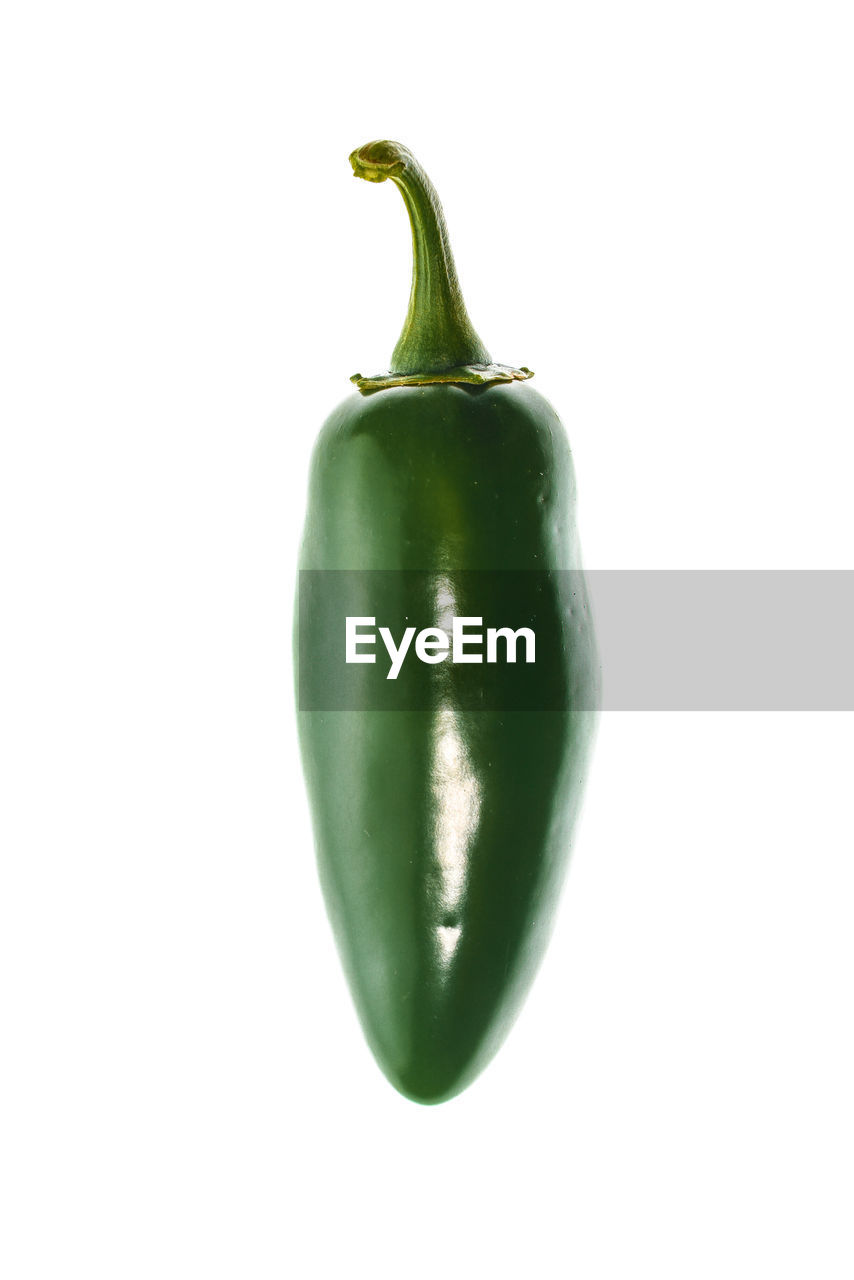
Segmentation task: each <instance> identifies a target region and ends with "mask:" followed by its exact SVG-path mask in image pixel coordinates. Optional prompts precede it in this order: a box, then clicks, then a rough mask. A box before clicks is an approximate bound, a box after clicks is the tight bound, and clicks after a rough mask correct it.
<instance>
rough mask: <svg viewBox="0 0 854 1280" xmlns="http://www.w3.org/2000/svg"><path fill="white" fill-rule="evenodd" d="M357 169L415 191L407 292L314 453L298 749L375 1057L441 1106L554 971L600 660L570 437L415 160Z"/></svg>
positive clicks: (360, 161)
mask: <svg viewBox="0 0 854 1280" xmlns="http://www.w3.org/2000/svg"><path fill="white" fill-rule="evenodd" d="M350 161H351V164H352V166H353V170H354V173H355V174H356V176H357V177H360V178H364V179H366V180H367V181H369V182H384V181H385V180H386V179H391V181H392V182H394V183H395V185H396V186H397V187H398V188H399V190H400V191H401V193H402V195H403V199H404V202H405V205H406V208H407V211H408V213H409V218H410V221H411V225H412V238H413V251H414V264H413V279H412V291H411V296H410V301H409V310H408V314H407V316H406V321H405V324H404V327H403V332H402V334H401V337H400V340H399V342H398V344H397V346H396V348H395V350H394V354H393V357H392V361H391V367H390V369H389V371H388V372H386V373H383V374H380V375H377V376H376V377H367V378H364V377H362V376H361V375H354V378H353V381H354V382H355V383H356V384H357V387H358V390H357V391H356V392H355V393H354V394H353V395H351V396H350V398H349V399H347V400H345V401H344V402H343V403H342V404H341V405H340V406H339V407H338V408H337V409H336V410H335V412H334V413H333V414H332V415H331V417H330V418H329V419H328V421H327V422H326V424H325V425H324V427H323V429H322V431H321V434H320V437H319V439H318V442H317V445H316V448H315V451H314V456H313V461H312V466H311V477H310V486H309V501H308V512H307V517H306V523H305V532H304V538H303V544H302V551H301V557H300V569H301V573H300V593H299V601H298V621H297V633H298V652H297V660H298V661H297V665H298V677H297V688H298V719H299V731H300V741H301V748H302V755H303V764H304V770H305V775H306V782H307V787H308V793H309V799H310V804H311V809H312V817H313V822H314V829H315V838H316V847H317V857H318V865H319V871H320V877H321V884H322V887H323V890H324V895H325V898H326V903H327V908H328V912H329V916H330V920H331V923H332V926H333V931H334V934H335V937H336V941H337V944H338V948H339V951H340V955H341V958H342V961H343V965H344V968H345V971H346V974H347V977H348V980H349V983H350V987H351V991H352V995H353V998H354V1001H355V1004H356V1007H357V1010H358V1013H359V1017H360V1019H361V1022H362V1026H363V1028H364V1031H365V1035H366V1038H367V1040H368V1042H369V1044H370V1046H371V1048H372V1050H373V1052H374V1055H375V1057H376V1059H377V1061H378V1063H379V1065H380V1067H381V1068H382V1070H383V1071H384V1072H385V1074H386V1075H387V1077H388V1079H389V1080H390V1081H391V1083H392V1084H393V1085H394V1086H395V1087H396V1088H397V1089H399V1090H400V1091H401V1092H402V1093H404V1094H405V1095H406V1096H408V1097H410V1098H412V1099H414V1100H416V1101H419V1102H425V1103H434V1102H441V1101H444V1100H445V1099H447V1098H449V1097H452V1096H453V1095H454V1094H456V1093H458V1092H459V1091H460V1090H461V1089H463V1088H465V1087H466V1085H468V1084H469V1083H470V1082H471V1081H472V1080H473V1079H474V1077H475V1076H476V1075H477V1074H478V1072H479V1071H480V1070H481V1069H482V1068H483V1067H484V1066H485V1064H486V1063H487V1062H488V1061H489V1059H490V1058H491V1057H492V1055H493V1054H494V1053H495V1051H496V1050H497V1048H498V1046H499V1045H500V1043H501V1042H502V1040H503V1038H504V1037H505V1035H506V1034H507V1031H508V1030H509V1027H510V1025H511V1023H512V1021H513V1018H514V1016H515V1014H516V1013H517V1011H518V1009H519V1007H520V1004H521V1001H522V999H523V998H524V995H525V993H526V991H527V989H528V987H529V985H530V982H531V980H532V978H533V975H534V973H535V971H536V968H537V965H538V963H539V960H540V958H541V956H542V954H543V950H544V947H545V944H546V942H547V940H548V936H549V932H550V929H551V925H552V921H553V917H554V911H555V906H556V902H557V898H558V893H559V890H560V886H561V881H562V879H563V875H564V871H565V868H566V864H567V859H568V855H569V850H570V846H571V838H572V829H573V823H574V821H575V818H576V814H577V810H578V806H579V802H580V798H581V792H582V788H583V783H584V776H585V772H586V768H587V762H588V757H589V752H590V747H591V743H592V739H593V733H594V728H595V720H596V708H597V705H598V687H599V686H598V681H599V674H598V660H597V654H596V646H595V639H594V635H593V629H592V626H591V622H590V617H589V610H588V602H587V595H586V590H585V584H584V578H583V575H582V573H581V563H580V556H579V548H578V541H577V536H576V530H575V522H574V501H575V492H574V477H573V468H572V461H571V457H570V452H569V447H568V444H567V441H566V437H565V433H564V430H563V427H562V426H561V423H560V421H559V419H558V417H557V415H556V413H555V411H554V410H553V409H552V408H551V406H550V405H549V404H548V403H547V401H546V400H544V399H543V398H542V397H541V396H540V395H539V394H538V393H537V392H536V391H534V390H533V389H532V388H531V386H530V385H529V383H528V380H529V378H530V377H531V376H532V375H531V372H530V370H528V369H526V368H524V367H522V368H513V367H511V366H506V365H497V364H494V363H493V362H492V360H491V358H490V355H489V353H488V352H487V350H486V348H485V347H484V345H483V343H482V342H481V340H480V339H479V337H478V336H477V334H476V333H475V331H474V329H473V327H472V325H471V322H470V321H469V318H468V315H467V313H466V309H465V306H464V303H463V300H462V295H461V293H460V288H459V283H458V281H457V275H456V270H455V268H454V262H453V257H452V255H451V250H450V245H449V242H448V237H447V231H446V228H445V222H444V218H443V216H442V211H441V207H440V205H439V201H438V198H437V196H436V193H435V191H434V189H433V187H432V185H431V183H430V181H429V180H428V178H427V176H426V174H425V173H424V171H423V170H422V169H421V167H420V166H419V164H418V163H417V161H416V160H415V159H414V157H413V156H412V155H411V154H410V152H409V151H407V150H406V148H404V147H402V146H400V145H399V144H397V143H393V142H373V143H369V144H368V145H367V146H364V147H362V148H360V149H359V150H357V151H355V152H353V154H352V155H351V157H350ZM490 633H491V634H490ZM407 637H408V640H407ZM395 668H396V674H395Z"/></svg>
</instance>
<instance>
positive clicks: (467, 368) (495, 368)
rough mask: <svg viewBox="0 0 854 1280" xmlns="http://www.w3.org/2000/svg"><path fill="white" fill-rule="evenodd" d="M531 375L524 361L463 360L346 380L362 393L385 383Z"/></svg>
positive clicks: (480, 381) (476, 381)
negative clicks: (422, 369)
mask: <svg viewBox="0 0 854 1280" xmlns="http://www.w3.org/2000/svg"><path fill="white" fill-rule="evenodd" d="M533 376H534V371H533V369H528V368H526V366H525V365H521V366H520V367H519V368H518V369H517V368H515V367H514V366H513V365H508V364H464V365H458V366H457V367H456V368H454V369H440V370H437V371H436V372H433V373H392V372H386V373H377V374H374V375H373V376H371V377H365V376H364V375H363V374H361V373H354V374H353V376H352V377H351V378H350V381H351V382H353V383H355V384H356V386H357V387H358V388H359V390H360V391H361V392H362V393H363V395H367V394H368V393H369V392H371V391H383V390H385V389H386V388H387V387H421V386H429V385H431V384H433V383H448V382H451V383H454V382H456V383H463V384H467V385H469V386H481V387H483V386H487V385H489V384H490V383H497V382H525V381H527V379H528V378H533Z"/></svg>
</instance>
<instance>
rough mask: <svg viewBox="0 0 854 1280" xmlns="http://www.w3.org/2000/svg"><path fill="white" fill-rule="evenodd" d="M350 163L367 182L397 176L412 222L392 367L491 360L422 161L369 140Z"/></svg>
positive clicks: (416, 369)
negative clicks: (405, 295)
mask: <svg viewBox="0 0 854 1280" xmlns="http://www.w3.org/2000/svg"><path fill="white" fill-rule="evenodd" d="M350 163H351V164H352V166H353V173H354V174H355V175H356V177H357V178H364V179H365V181H366V182H385V181H386V179H387V178H391V180H392V182H394V183H395V185H396V186H397V187H398V188H399V189H400V193H401V195H402V196H403V201H404V204H405V205H406V210H407V212H408V214H409V221H410V223H411V224H412V253H413V260H412V291H411V293H410V295H409V310H408V311H407V313H406V320H405V322H404V325H403V332H402V333H401V335H400V338H399V340H398V343H397V346H396V347H395V349H394V352H393V354H392V358H391V373H392V374H394V375H403V376H407V375H410V376H411V375H417V374H429V373H441V372H443V371H446V370H450V369H458V368H461V367H462V366H466V365H489V364H490V363H491V356H490V354H489V352H488V351H487V349H486V347H485V346H484V345H483V343H482V342H481V340H480V338H479V337H478V336H477V334H476V333H475V331H474V328H473V327H472V323H471V321H470V320H469V318H468V313H467V311H466V307H465V303H464V302H463V295H462V293H461V292H460V284H459V281H458V279H457V272H456V268H455V266H454V258H453V254H452V253H451V245H450V241H449V240H448V230H447V227H446V226H445V218H444V215H443V213H442V206H441V205H440V203H439V197H438V196H437V194H436V190H435V188H434V186H433V184H432V182H431V181H430V179H429V178H428V177H427V174H426V173H425V172H424V170H423V169H422V168H421V165H420V164H419V163H418V161H417V160H416V159H415V157H414V156H413V155H412V153H411V152H410V151H408V150H407V149H406V147H404V146H401V144H400V143H399V142H369V143H367V144H366V145H365V146H364V147H359V149H358V150H357V151H354V152H353V153H352V155H351V156H350ZM526 373H527V371H526Z"/></svg>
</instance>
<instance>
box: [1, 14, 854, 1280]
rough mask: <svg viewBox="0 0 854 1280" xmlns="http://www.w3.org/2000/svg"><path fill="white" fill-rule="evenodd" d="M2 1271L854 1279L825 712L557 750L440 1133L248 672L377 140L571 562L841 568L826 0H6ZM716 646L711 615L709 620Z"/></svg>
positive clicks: (845, 399) (347, 319) (846, 505)
mask: <svg viewBox="0 0 854 1280" xmlns="http://www.w3.org/2000/svg"><path fill="white" fill-rule="evenodd" d="M0 64H1V65H0V129H2V151H0V183H2V186H3V197H2V203H0V269H1V270H2V286H1V287H2V296H0V308H2V335H0V369H2V388H1V392H2V405H0V412H2V458H0V522H1V523H2V529H0V556H2V581H0V609H2V631H0V645H2V666H1V667H0V681H1V682H2V688H0V697H2V706H0V734H2V753H3V754H2V766H0V769H1V770H2V771H0V786H2V808H0V842H2V864H0V865H2V892H0V984H1V985H2V995H1V996H0V1046H1V1047H2V1052H0V1177H2V1182H3V1186H2V1205H3V1219H4V1222H3V1227H2V1231H0V1272H2V1274H3V1276H4V1277H5V1278H6V1280H28V1278H29V1277H38V1278H39V1280H65V1278H66V1277H76V1276H83V1277H86V1280H102V1278H103V1280H107V1278H109V1280H118V1278H120V1280H134V1278H136V1277H144V1278H145V1280H150V1278H151V1277H155V1276H156V1277H158V1278H159V1280H172V1278H173V1277H174V1278H175V1280H178V1278H180V1280H185V1278H186V1277H200V1278H201V1277H204V1280H220V1278H223V1280H225V1278H228V1280H231V1278H234V1280H238V1278H239V1280H246V1278H247V1277H252V1278H253V1280H272V1278H273V1277H276V1278H278V1277H282V1276H285V1275H288V1276H294V1277H300V1278H302V1277H307V1278H312V1277H327V1276H329V1277H338V1276H352V1275H355V1274H365V1275H370V1276H372V1277H377V1280H397V1278H398V1277H407V1278H413V1280H418V1278H421V1277H424V1278H425V1280H426V1278H427V1277H430V1278H431V1280H435V1278H436V1277H438V1278H439V1280H469V1278H470V1277H472V1276H488V1277H504V1276H508V1277H511V1276H512V1277H517V1276H519V1275H522V1274H524V1275H531V1276H535V1277H549V1278H550V1277H558V1276H559V1277H564V1276H566V1277H573V1280H626V1278H634V1277H646V1276H649V1277H654V1278H655V1280H671V1278H672V1280H685V1278H686V1277H691V1280H695V1278H701V1277H715V1278H717V1277H721V1276H727V1277H732V1278H741V1277H745V1278H748V1277H749V1278H751V1280H752V1278H753V1277H757V1276H774V1277H775V1280H782V1278H784V1277H786V1278H787V1277H810V1278H812V1277H822V1278H823V1280H835V1278H836V1277H846V1278H847V1277H850V1276H851V1274H852V1268H854V1243H852V1231H851V1206H852V1191H854V1180H852V1163H854V1158H852V1151H854V1124H853V1123H852V1119H854V1117H852V1088H851V1081H852V1079H854V1050H852V1031H851V1013H852V998H851V994H852V993H851V978H852V973H854V943H852V929H851V914H852V890H854V859H852V854H854V839H852V818H851V785H852V764H854V750H852V745H854V742H853V740H854V726H852V717H851V716H850V715H844V714H836V715H834V714H827V715H814V716H813V715H803V714H801V715H792V714H784V713H779V714H771V715H727V714H707V715H692V714H670V715H668V714H661V715H640V714H634V715H631V714H623V715H621V714H617V713H611V714H608V715H606V716H605V717H604V718H603V722H602V727H601V731H600V735H599V741H598V746H597V752H596V756H595V760H594V769H593V775H592V779H591V784H590V787H589V791H588V796H587V802H586V807H585V812H584V816H583V821H582V824H581V829H580V833H579V841H578V849H577V854H576V857H575V859H574V862H573V867H572V871H571V874H570V876H569V881H568V887H567V893H566V895H565V898H564V903H563V907H562V912H561V915H560V919H559V922H558V928H557V932H556V935H555V938H554V943H553V946H552V948H551V950H550V952H549V955H548V957H547V960H546V963H545V965H544V967H543V969H542V971H541V975H540V977H539V979H538V982H537V984H536V986H535V988H534V990H533V992H532V994H531V997H530V999H529V1001H528V1003H527V1005H526V1007H525V1010H524V1012H523V1014H522V1016H521V1018H520V1020H519V1022H518V1023H517V1026H516V1028H515V1030H514V1032H513V1034H512V1035H511V1037H510V1039H509V1040H508V1042H507V1044H506V1046H505V1047H504V1049H503V1050H502V1052H501V1053H500V1055H499V1056H498V1058H497V1059H496V1060H495V1062H494V1063H493V1065H492V1066H491V1067H490V1068H489V1069H488V1070H487V1072H486V1073H485V1074H484V1075H483V1076H482V1077H481V1079H480V1080H479V1081H478V1082H477V1084H476V1085H475V1086H473V1087H472V1088H471V1089H470V1090H469V1091H468V1092H467V1093H466V1094H464V1095H463V1096H461V1097H460V1098H458V1099H457V1100H455V1101H453V1102H450V1103H448V1104H447V1105H445V1106H443V1107H439V1108H420V1107H417V1106H414V1105H413V1104H411V1103H409V1102H407V1101H405V1100H404V1099H402V1098H400V1097H398V1096H397V1094H395V1093H394V1092H393V1091H392V1090H391V1088H390V1087H389V1086H388V1085H387V1084H386V1083H385V1081H384V1079H383V1077H382V1076H381V1075H380V1073H379V1072H378V1070H377V1069H376V1067H375V1066H374V1064H373V1061H372V1059H371V1058H370V1055H369V1053H368V1051H367V1049H366V1048H365V1047H364V1045H363V1042H362V1039H361V1035H360V1032H359V1029H358V1026H357V1023H356V1019H355V1015H354V1013H353V1012H352V1009H351V1006H350V1002H349V997H348V994H347V991H346V988H345V984H344V980H343V978H342V976H341V973H340V970H339V967H338V962H337V958H336V955H335V952H334V947H333V944H332V941H331V936H330V933H329V929H328V926H327V923H326V918H325V914H324V909H323V904H322V900H321V897H320V892H319V889H318V886H317V883H316V879H315V871H314V862H313V853H312V840H311V834H310V829H309V822H308V815H307V809H306V803H305V799H304V793H303V788H302V780H301V773H300V767H299V762H298V756H297V748H296V740H295V731H294V715H293V700H292V693H291V683H290V682H291V672H290V619H291V607H292V593H293V585H294V572H295V560H296V555H297V546H298V540H299V530H300V524H301V520H302V515H303V503H304V495H305V479H306V470H307V464H308V458H309V452H310V448H311V445H312V442H313V439H314V437H315V435H316V433H317V431H318V429H319V427H320V425H321V422H322V421H323V419H324V417H325V416H326V414H327V413H328V412H329V410H331V408H332V407H333V406H334V405H335V404H336V403H337V402H338V401H339V400H340V399H342V398H343V397H344V396H345V395H346V394H348V393H349V390H350V388H349V384H348V382H347V379H348V376H349V375H350V374H351V373H353V372H354V371H355V370H357V369H358V370H360V371H361V372H364V373H373V372H375V371H377V370H379V369H381V368H383V367H385V365H386V363H387V359H388V356H389V354H390V352H391V349H392V347H393V345H394V342H395V341H396V338H397V335H398V332H399V327H400V323H401V321H402V318H403V314H404V311H405V307H406V300H407V295H408V288H409V232H408V227H407V225H406V219H405V216H404V211H403V208H402V206H401V203H400V199H399V196H398V194H397V192H396V191H395V190H394V189H393V187H392V186H391V184H387V185H385V186H382V187H371V186H368V185H367V184H364V183H360V182H356V181H354V179H353V178H352V176H351V174H350V169H349V165H348V163H347V156H348V153H349V151H350V150H351V149H352V148H353V147H356V146H358V145H361V144H362V143H364V142H367V141H368V140H370V139H372V138H377V137H391V138H397V139H399V140H401V141H403V142H405V143H406V144H407V145H409V146H410V147H411V148H412V150H413V151H414V152H415V153H416V155H417V156H418V157H419V158H420V159H421V160H422V162H423V164H424V166H425V168H426V169H427V171H428V172H429V173H430V174H431V176H432V177H433V179H434V181H435V183H436V185H437V187H438V189H439V191H440V193H441V195H442V198H443V202H444V205H445V211H446V214H447V216H448V221H449V226H450V230H451V235H452V240H453V244H454V247H455V251H456V257H457V263H458V267H459V271H460V277H461V281H462V284H463V288H464V291H465V294H466V298H467V301H468V305H469V310H470V313H471V315H472V319H473V321H474V324H475V326H476V328H478V330H479V331H480V332H481V335H482V336H483V338H484V340H485V341H486V343H487V345H488V346H489V347H490V349H491V351H492V353H493V356H494V357H495V358H496V359H497V360H501V361H506V362H520V363H525V364H529V365H530V366H531V367H533V368H535V369H536V370H537V375H538V376H537V380H536V382H535V384H534V385H536V386H537V387H538V388H539V389H540V391H542V392H543V393H544V394H545V395H546V396H548V397H549V398H550V399H551V400H552V401H553V403H554V404H555V406H556V407H557V409H558V411H559V412H560V413H561V415H562V417H563V419H564V421H565V423H566V425H567V429H568V431H569V434H570V438H571V441H572V445H573V450H574V453H575V460H576V468H577V472H578V481H579V492H580V504H581V505H580V522H581V530H582V536H583V542H584V548H585V557H586V562H587V564H588V566H590V567H592V568H692V567H695V568H735V567H743V568H806V569H809V568H851V567H852V551H853V550H854V538H853V537H852V516H851V505H850V504H851V486H852V481H851V475H852V444H851V439H852V425H854V423H852V400H854V391H852V377H851V351H852V337H854V334H853V333H852V328H854V325H852V297H854V254H853V253H852V243H854V237H852V227H854V184H852V167H851V155H852V136H851V135H852V128H851V126H852V121H854V78H852V75H851V67H852V18H851V10H850V6H849V5H847V4H845V3H842V2H840V3H835V4H834V3H827V2H822V0H811V3H805V2H800V3H798V2H795V3H788V4H786V3H782V4H781V3H775V4H772V3H770V0H767V2H765V3H763V2H761V0H737V2H735V0H733V2H730V0H718V3H715V4H696V3H690V2H689V3H685V0H671V2H669V3H668V2H665V0H650V2H648V3H645V4H633V3H629V2H628V0H622V2H615V0H597V3H585V4H572V3H570V4H569V5H567V6H565V7H557V6H555V7H552V5H551V4H548V5H547V4H543V3H539V2H537V0H535V2H533V3H529V4H527V5H524V6H521V7H520V6H510V5H506V4H501V3H497V4H493V5H491V6H489V7H484V6H477V7H475V6H473V5H472V6H466V5H464V4H462V5H461V4H458V3H457V4H447V3H436V4H430V5H422V6H418V5H403V4H400V3H395V4H376V3H373V4H366V5H354V6H351V7H350V8H349V9H344V8H337V7H335V8H333V7H328V6H323V5H319V4H316V5H311V6H298V7H296V8H289V7H288V6H286V5H284V4H282V3H254V2H253V0H243V2H242V3H241V4H236V3H207V4H202V3H193V2H192V0H168V3H160V2H158V0H147V3H145V4H134V3H124V4H116V3H107V2H106V0H105V2H104V3H100V4H98V3H92V2H91V0H89V2H85V0H84V2H81V3H76V4H60V3H40V2H39V0H28V2H27V3H23V2H21V3H15V2H14V0H10V2H8V3H6V4H5V5H4V8H3V19H2V30H0ZM736 625H737V620H736Z"/></svg>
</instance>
